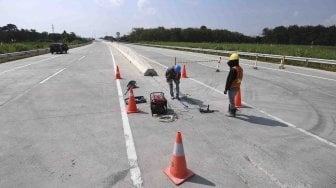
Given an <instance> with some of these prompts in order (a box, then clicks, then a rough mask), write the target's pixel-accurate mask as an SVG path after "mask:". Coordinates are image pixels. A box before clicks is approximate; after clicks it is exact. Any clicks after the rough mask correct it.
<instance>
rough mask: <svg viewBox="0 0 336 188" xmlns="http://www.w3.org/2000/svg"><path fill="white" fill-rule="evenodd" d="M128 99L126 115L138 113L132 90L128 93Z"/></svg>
mask: <svg viewBox="0 0 336 188" xmlns="http://www.w3.org/2000/svg"><path fill="white" fill-rule="evenodd" d="M129 93H130V94H129V98H128V106H127V113H137V112H139V109H138V108H137V106H136V102H135V98H134V94H133V88H130V91H129Z"/></svg>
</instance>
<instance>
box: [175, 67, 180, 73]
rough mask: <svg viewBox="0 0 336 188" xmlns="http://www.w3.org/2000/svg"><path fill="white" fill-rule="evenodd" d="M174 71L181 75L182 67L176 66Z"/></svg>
mask: <svg viewBox="0 0 336 188" xmlns="http://www.w3.org/2000/svg"><path fill="white" fill-rule="evenodd" d="M174 71H175V72H177V73H181V66H180V65H175V66H174Z"/></svg>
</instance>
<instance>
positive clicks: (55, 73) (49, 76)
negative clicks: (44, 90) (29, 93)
mask: <svg viewBox="0 0 336 188" xmlns="http://www.w3.org/2000/svg"><path fill="white" fill-rule="evenodd" d="M65 69H66V68H64V69H61V70H59V71H57V72H56V73H54V74H53V75H51V76H49V77H48V78H46V79H44V80H42V81H41V82H40V84H43V83H44V82H46V81H48V80H49V79H50V78H52V77H54V76H56V75H57V74H59V73H61V72H62V71H64V70H65Z"/></svg>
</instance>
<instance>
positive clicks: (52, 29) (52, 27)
mask: <svg viewBox="0 0 336 188" xmlns="http://www.w3.org/2000/svg"><path fill="white" fill-rule="evenodd" d="M54 29H55V28H54V24H51V31H52V33H54V32H55V31H54Z"/></svg>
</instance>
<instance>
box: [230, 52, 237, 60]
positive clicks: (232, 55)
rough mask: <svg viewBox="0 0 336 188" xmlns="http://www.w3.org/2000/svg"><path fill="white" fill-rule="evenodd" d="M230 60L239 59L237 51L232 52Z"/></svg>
mask: <svg viewBox="0 0 336 188" xmlns="http://www.w3.org/2000/svg"><path fill="white" fill-rule="evenodd" d="M229 60H230V61H233V60H239V56H238V54H236V53H233V54H231V55H230V58H229Z"/></svg>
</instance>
